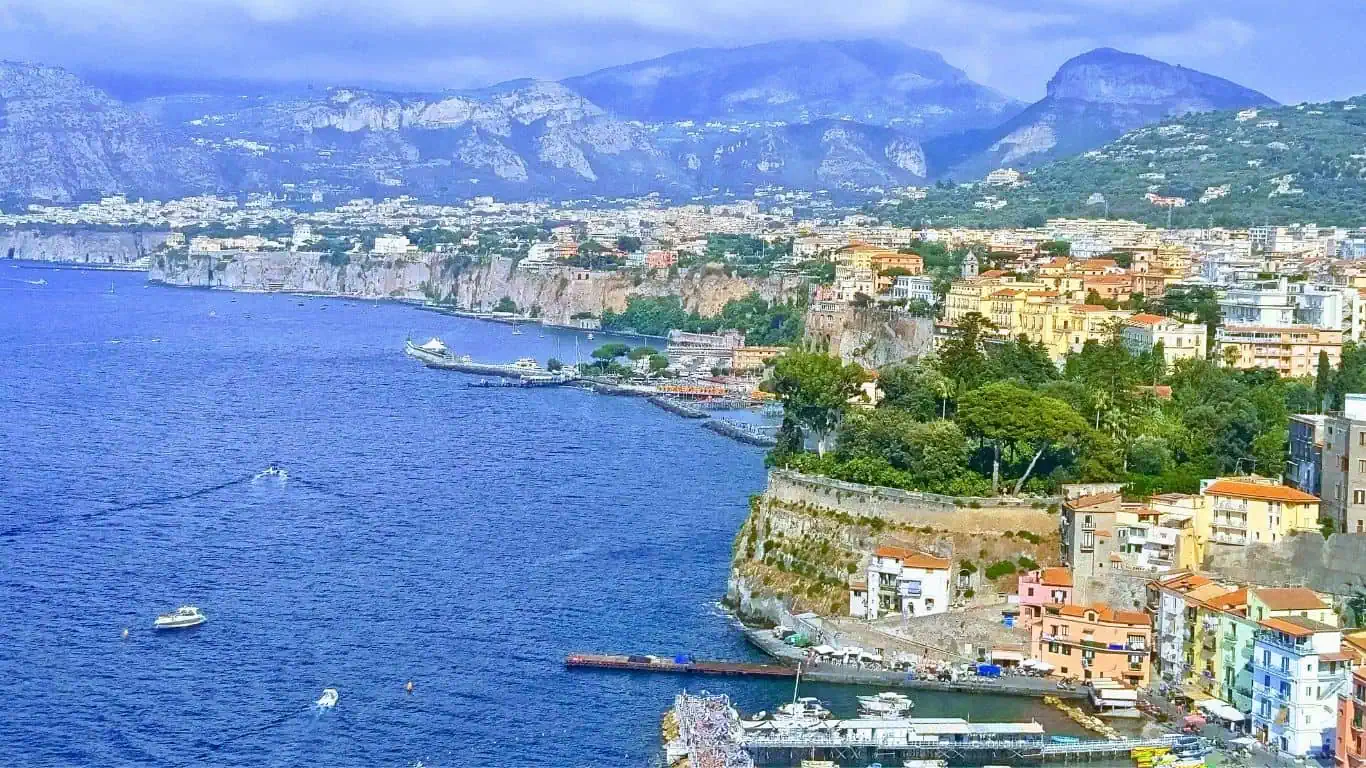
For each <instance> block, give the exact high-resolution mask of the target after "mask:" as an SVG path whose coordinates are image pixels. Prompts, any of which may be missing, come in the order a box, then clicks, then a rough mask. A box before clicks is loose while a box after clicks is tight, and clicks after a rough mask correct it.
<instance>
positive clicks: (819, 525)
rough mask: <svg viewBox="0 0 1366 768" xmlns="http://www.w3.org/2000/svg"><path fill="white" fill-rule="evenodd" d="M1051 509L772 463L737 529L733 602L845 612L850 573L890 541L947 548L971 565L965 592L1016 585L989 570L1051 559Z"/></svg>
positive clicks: (742, 606)
mask: <svg viewBox="0 0 1366 768" xmlns="http://www.w3.org/2000/svg"><path fill="white" fill-rule="evenodd" d="M1049 509H1050V508H1049V506H1048V505H1047V504H1046V503H1045V501H1033V500H1026V501H1021V500H1014V499H954V498H950V497H944V496H935V495H932V494H916V493H908V492H905V491H897V490H894V489H888V488H877V487H874V486H865V485H857V484H854V483H843V482H839V481H834V480H829V479H826V478H820V477H813V476H809V475H801V474H797V473H795V472H789V471H786V470H773V471H772V472H770V473H769V478H768V488H767V489H766V490H765V492H764V493H763V494H762V495H760V496H755V497H754V498H753V499H752V500H751V502H750V514H749V517H748V518H747V519H746V520H745V523H744V525H742V526H741V527H740V531H739V533H738V534H736V537H735V546H734V550H733V553H732V561H731V575H730V583H729V584H728V587H727V596H726V597H727V602H728V603H730V604H731V605H733V606H735V607H736V608H737V609H738V611H739V612H740V613H741V614H742V615H749V616H754V615H760V616H767V617H769V618H772V617H773V614H774V612H775V610H774V609H775V608H776V607H777V606H778V605H779V604H781V605H782V606H784V607H785V608H786V609H787V610H790V611H792V612H800V611H808V610H809V611H815V612H817V613H823V614H827V615H847V613H848V610H849V589H848V583H849V581H850V580H851V579H855V578H860V576H856V574H863V573H865V572H866V569H867V564H868V560H869V558H870V557H871V555H872V551H873V549H874V548H876V547H877V546H879V545H881V544H885V543H891V542H895V543H898V544H902V545H905V546H910V547H914V548H917V549H920V550H923V551H925V552H929V553H932V554H936V553H937V554H938V555H939V556H940V557H950V558H951V559H952V560H953V563H954V568H955V570H958V571H963V570H966V572H965V573H964V574H963V575H962V577H961V578H963V579H965V580H966V581H965V583H966V585H968V586H967V587H966V588H965V590H964V591H963V592H962V593H961V594H960V597H963V598H968V597H982V598H987V597H988V596H990V595H992V594H1000V593H1003V592H1008V591H1012V590H1013V589H1014V586H1015V584H1014V582H1015V579H1014V577H1013V576H1011V575H1009V574H1007V575H1004V576H1001V577H999V578H998V579H996V580H990V579H987V578H985V575H984V572H985V570H986V568H987V566H989V565H991V564H993V563H997V562H1001V561H1011V562H1012V563H1019V562H1021V558H1025V559H1026V562H1027V561H1029V560H1032V561H1034V562H1037V563H1041V564H1049V563H1051V562H1053V561H1054V560H1055V559H1056V555H1057V552H1058V551H1059V547H1060V544H1059V541H1058V519H1057V514H1056V513H1055V512H1051V511H1049ZM965 562H966V563H970V564H971V566H970V567H966V568H965V566H964V565H963V564H964V563H965ZM967 589H971V590H972V592H971V593H969V592H967V591H966V590H967Z"/></svg>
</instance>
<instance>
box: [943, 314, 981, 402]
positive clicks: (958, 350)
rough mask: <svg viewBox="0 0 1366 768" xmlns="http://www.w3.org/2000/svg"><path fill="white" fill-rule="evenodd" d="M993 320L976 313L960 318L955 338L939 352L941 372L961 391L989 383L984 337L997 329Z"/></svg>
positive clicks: (946, 343)
mask: <svg viewBox="0 0 1366 768" xmlns="http://www.w3.org/2000/svg"><path fill="white" fill-rule="evenodd" d="M994 327H995V326H993V325H992V324H991V321H990V320H987V319H986V318H985V317H982V316H981V315H980V314H978V313H976V312H969V313H968V314H966V315H964V316H963V317H961V318H959V320H958V326H957V327H956V328H955V329H954V333H953V336H951V337H950V338H949V339H948V340H946V341H945V342H944V346H943V347H941V348H940V350H939V371H940V373H942V374H944V376H945V377H947V378H948V379H949V380H951V381H953V383H954V387H955V389H956V390H957V392H959V393H962V392H966V391H968V390H970V389H974V388H976V387H977V386H978V385H980V384H981V383H982V382H984V381H985V380H986V376H987V357H986V354H985V353H984V352H983V351H982V341H983V339H982V337H983V336H984V335H985V334H986V331H988V330H990V329H991V328H994Z"/></svg>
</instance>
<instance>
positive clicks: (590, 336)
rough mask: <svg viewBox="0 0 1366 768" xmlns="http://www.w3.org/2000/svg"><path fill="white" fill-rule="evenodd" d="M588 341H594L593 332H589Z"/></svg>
mask: <svg viewBox="0 0 1366 768" xmlns="http://www.w3.org/2000/svg"><path fill="white" fill-rule="evenodd" d="M588 340H589V341H592V340H593V332H592V331H589V332H588Z"/></svg>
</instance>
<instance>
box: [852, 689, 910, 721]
mask: <svg viewBox="0 0 1366 768" xmlns="http://www.w3.org/2000/svg"><path fill="white" fill-rule="evenodd" d="M858 708H859V714H861V715H867V716H870V717H905V716H906V715H909V714H910V712H911V710H912V709H914V708H915V702H914V701H911V697H910V696H907V695H905V694H903V693H896V692H895V691H884V692H882V693H879V694H877V695H876V696H860V697H858Z"/></svg>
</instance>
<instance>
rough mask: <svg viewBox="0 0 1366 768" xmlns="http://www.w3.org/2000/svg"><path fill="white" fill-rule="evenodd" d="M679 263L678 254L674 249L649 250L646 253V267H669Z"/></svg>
mask: <svg viewBox="0 0 1366 768" xmlns="http://www.w3.org/2000/svg"><path fill="white" fill-rule="evenodd" d="M677 263H678V254H677V253H675V252H673V251H661V250H656V251H648V252H647V253H646V254H645V268H646V269H668V268H669V267H672V266H674V265H675V264H677Z"/></svg>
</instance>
